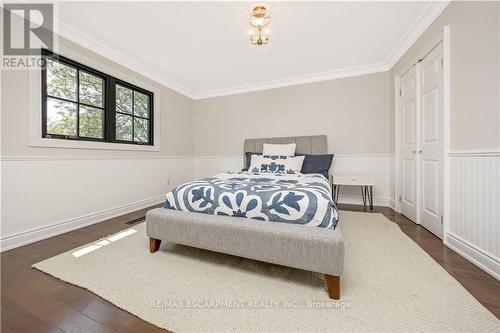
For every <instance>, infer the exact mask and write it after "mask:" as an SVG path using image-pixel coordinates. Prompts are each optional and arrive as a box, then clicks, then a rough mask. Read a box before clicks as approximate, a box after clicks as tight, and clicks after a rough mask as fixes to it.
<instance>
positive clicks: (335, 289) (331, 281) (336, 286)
mask: <svg viewBox="0 0 500 333" xmlns="http://www.w3.org/2000/svg"><path fill="white" fill-rule="evenodd" d="M325 284H326V288H327V289H328V296H330V298H331V299H340V276H333V275H328V274H325Z"/></svg>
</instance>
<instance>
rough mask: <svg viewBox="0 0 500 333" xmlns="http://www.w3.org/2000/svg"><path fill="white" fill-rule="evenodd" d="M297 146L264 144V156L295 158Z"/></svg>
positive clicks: (291, 144) (292, 144)
mask: <svg viewBox="0 0 500 333" xmlns="http://www.w3.org/2000/svg"><path fill="white" fill-rule="evenodd" d="M296 147H297V145H296V144H295V143H288V144H282V145H281V144H271V143H264V148H263V151H262V155H269V156H293V155H295V148H296Z"/></svg>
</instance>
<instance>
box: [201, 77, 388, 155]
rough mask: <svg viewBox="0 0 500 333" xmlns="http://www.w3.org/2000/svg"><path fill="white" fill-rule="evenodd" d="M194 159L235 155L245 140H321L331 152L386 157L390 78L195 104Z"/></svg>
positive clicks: (357, 79) (334, 82)
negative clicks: (323, 136) (316, 136)
mask: <svg viewBox="0 0 500 333" xmlns="http://www.w3.org/2000/svg"><path fill="white" fill-rule="evenodd" d="M194 106H195V107H194V110H195V112H194V135H195V141H194V152H195V155H240V154H241V152H242V149H243V140H244V139H245V138H256V137H273V136H298V135H313V134H326V135H328V146H329V150H330V152H333V153H337V154H386V153H389V151H390V150H389V131H390V130H389V75H388V73H378V74H370V75H363V76H357V77H351V78H344V79H337V80H332V81H324V82H318V83H310V84H304V85H298V86H292V87H285V88H278V89H271V90H265V91H259V92H252V93H245V94H239V95H232V96H225V97H217V98H209V99H204V100H198V101H195V104H194Z"/></svg>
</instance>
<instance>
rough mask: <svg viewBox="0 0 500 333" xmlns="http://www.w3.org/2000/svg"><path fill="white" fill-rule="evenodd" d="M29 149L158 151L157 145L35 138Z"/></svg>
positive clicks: (31, 141)
mask: <svg viewBox="0 0 500 333" xmlns="http://www.w3.org/2000/svg"><path fill="white" fill-rule="evenodd" d="M29 146H30V147H45V148H68V149H96V150H129V151H160V146H159V145H158V144H156V145H154V146H146V145H134V144H126V143H112V142H93V141H76V140H65V139H46V138H36V139H32V140H30V143H29Z"/></svg>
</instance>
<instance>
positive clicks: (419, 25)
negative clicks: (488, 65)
mask: <svg viewBox="0 0 500 333" xmlns="http://www.w3.org/2000/svg"><path fill="white" fill-rule="evenodd" d="M450 2H451V1H449V0H446V1H440V0H437V1H432V2H429V4H428V5H427V6H426V8H425V9H424V10H423V11H422V13H421V14H420V15H419V16H418V18H417V19H416V21H415V23H414V24H413V25H412V26H411V28H410V29H409V30H408V32H407V33H406V34H405V36H404V37H403V38H402V39H401V41H400V42H399V43H398V44H397V46H396V47H395V48H394V49H392V50H391V52H390V53H389V56H388V57H387V58H386V60H385V61H383V62H378V63H372V64H365V65H361V66H354V67H349V68H343V69H337V70H332V71H325V72H318V73H313V74H307V75H301V76H294V77H289V78H285V79H280V80H271V81H263V82H258V83H253V84H248V85H242V86H237V87H231V88H224V89H214V90H208V91H192V90H190V89H189V88H187V87H185V86H184V85H182V84H180V83H178V82H175V81H174V80H171V79H169V78H167V77H165V76H163V75H160V74H158V73H157V72H156V71H154V70H153V69H151V68H149V67H148V66H144V65H142V64H140V63H138V62H136V61H135V60H133V59H131V58H130V57H128V56H126V55H125V54H123V53H121V52H119V51H116V50H115V49H113V48H111V47H109V46H108V45H105V44H103V43H101V42H99V41H97V40H96V39H94V38H92V37H90V36H88V35H86V34H84V33H82V32H80V31H77V30H76V29H74V28H72V27H71V26H69V25H68V24H65V23H63V22H61V21H60V20H54V22H55V23H56V24H58V25H59V34H60V35H61V36H62V37H64V38H66V39H68V40H70V41H72V42H74V43H77V44H79V45H81V46H83V47H85V48H87V49H89V50H90V51H92V52H94V53H96V54H99V55H101V56H103V57H105V58H108V59H109V60H112V61H114V62H116V63H118V64H120V65H122V66H124V67H126V68H128V69H131V70H133V71H135V72H137V73H138V74H141V75H143V76H145V77H146V78H148V79H150V80H153V81H156V82H158V83H160V84H162V85H164V86H165V87H168V88H170V89H172V90H174V91H176V92H178V93H180V94H182V95H184V96H187V97H189V98H191V99H194V100H199V99H206V98H213V97H220V96H228V95H236V94H243V93H248V92H255V91H261V90H268V89H275V88H282V87H288V86H294V85H301V84H307V83H314V82H321V81H328V80H334V79H340V78H347V77H353V76H360V75H366V74H374V73H380V72H386V71H389V70H391V68H392V67H393V66H394V65H395V64H396V63H397V62H398V61H399V59H400V58H401V57H402V56H403V55H404V54H405V53H406V52H407V51H408V49H409V48H410V47H411V46H412V45H413V43H415V41H416V40H417V39H418V38H419V37H420V36H421V35H422V33H423V32H424V31H425V30H426V29H427V28H428V27H429V26H430V25H431V24H432V22H434V20H435V19H436V18H437V17H438V16H439V14H441V12H442V11H443V10H444V9H445V8H446V7H447V6H448V4H449V3H450Z"/></svg>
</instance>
